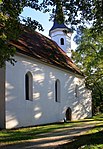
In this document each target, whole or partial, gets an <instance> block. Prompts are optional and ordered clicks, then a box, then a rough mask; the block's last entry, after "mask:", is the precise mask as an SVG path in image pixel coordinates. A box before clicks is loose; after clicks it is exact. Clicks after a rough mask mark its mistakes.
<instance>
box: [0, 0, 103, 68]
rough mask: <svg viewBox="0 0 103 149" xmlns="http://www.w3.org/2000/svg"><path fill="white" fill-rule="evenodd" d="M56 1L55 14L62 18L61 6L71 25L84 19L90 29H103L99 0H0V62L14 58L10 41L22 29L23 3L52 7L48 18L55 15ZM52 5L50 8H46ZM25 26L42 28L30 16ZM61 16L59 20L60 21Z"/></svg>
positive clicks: (83, 22) (45, 9) (10, 60)
mask: <svg viewBox="0 0 103 149" xmlns="http://www.w3.org/2000/svg"><path fill="white" fill-rule="evenodd" d="M56 5H58V12H60V13H58V17H57V19H58V20H59V19H60V18H61V12H62V11H61V6H62V7H63V8H64V13H65V15H66V20H65V22H66V23H68V24H69V25H71V26H79V25H80V26H81V25H83V26H84V24H85V23H87V22H91V23H92V25H93V28H92V32H94V31H95V32H97V33H101V30H102V31H103V10H102V0H84V1H83V0H40V1H39V0H6V1H5V0H0V22H1V24H0V66H3V65H4V64H5V61H9V62H11V63H13V62H14V59H13V56H14V53H15V49H14V48H13V47H11V46H10V45H9V41H10V40H11V39H12V40H13V39H14V40H17V39H18V35H19V34H20V32H21V27H20V21H21V20H20V18H19V15H20V13H21V12H22V11H23V8H24V7H25V6H27V7H31V8H33V9H34V10H38V11H42V12H47V11H51V14H52V15H51V17H50V19H52V18H54V15H55V9H54V6H56ZM49 6H52V8H49ZM22 21H23V22H24V23H25V25H26V26H28V27H31V28H32V29H34V30H35V29H36V28H38V29H39V30H43V28H42V25H40V23H39V22H37V21H36V20H31V18H27V19H23V20H22ZM62 21H63V19H62V20H61V21H60V23H62Z"/></svg>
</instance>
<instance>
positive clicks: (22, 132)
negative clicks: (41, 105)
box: [0, 114, 103, 149]
mask: <svg viewBox="0 0 103 149" xmlns="http://www.w3.org/2000/svg"><path fill="white" fill-rule="evenodd" d="M94 120H95V121H99V123H98V124H97V125H96V126H95V128H93V129H92V130H90V131H88V132H87V133H86V134H85V135H82V136H78V137H76V138H75V140H74V141H72V142H70V143H69V144H66V145H64V146H61V148H62V149H78V148H80V149H82V148H83V149H103V114H102V115H99V116H95V117H93V119H86V120H82V121H75V122H69V123H58V124H50V125H45V126H35V127H28V128H20V129H14V130H1V131H0V144H2V145H7V144H14V143H20V142H25V140H30V139H35V138H38V137H40V136H38V134H44V133H48V132H53V131H55V130H58V129H61V128H69V127H70V128H71V127H74V126H82V125H84V123H90V122H92V121H94ZM41 137H42V136H41Z"/></svg>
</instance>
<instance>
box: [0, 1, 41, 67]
mask: <svg viewBox="0 0 103 149" xmlns="http://www.w3.org/2000/svg"><path fill="white" fill-rule="evenodd" d="M25 6H31V7H33V8H34V9H35V10H39V11H40V10H41V9H42V6H40V5H39V4H38V1H37V0H34V1H33V3H32V1H28V0H22V1H21V0H7V1H5V0H2V1H0V67H2V66H4V65H5V62H6V61H9V62H10V63H12V64H14V62H15V60H14V58H13V57H14V54H15V51H16V49H15V48H14V47H12V46H11V45H10V44H9V42H10V40H17V39H18V37H19V35H20V33H21V32H22V25H21V23H20V22H21V20H20V17H19V15H20V13H21V12H22V11H23V8H24V7H25ZM22 22H24V23H25V26H27V27H30V28H31V29H33V30H35V29H36V28H38V29H39V30H43V27H42V25H41V24H40V23H39V22H37V21H36V20H31V18H27V19H23V20H22Z"/></svg>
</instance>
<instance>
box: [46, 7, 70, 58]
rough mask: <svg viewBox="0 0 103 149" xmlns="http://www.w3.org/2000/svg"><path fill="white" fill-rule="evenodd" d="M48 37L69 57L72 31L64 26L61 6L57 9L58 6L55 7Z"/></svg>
mask: <svg viewBox="0 0 103 149" xmlns="http://www.w3.org/2000/svg"><path fill="white" fill-rule="evenodd" d="M60 7H61V8H60ZM49 35H50V37H51V39H52V40H54V41H55V42H56V43H57V44H58V45H59V46H60V47H61V49H62V50H63V51H64V52H65V53H66V54H67V55H68V56H69V57H71V36H72V31H71V29H70V28H68V27H67V26H66V25H65V24H64V14H63V10H62V5H59V9H58V6H57V7H56V14H55V18H54V24H53V26H52V28H51V29H50V30H49Z"/></svg>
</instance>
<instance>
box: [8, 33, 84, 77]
mask: <svg viewBox="0 0 103 149" xmlns="http://www.w3.org/2000/svg"><path fill="white" fill-rule="evenodd" d="M11 44H12V45H13V46H15V47H16V48H17V52H19V53H22V54H24V55H28V56H30V57H33V58H36V59H39V60H41V61H43V62H46V63H48V64H51V65H54V66H57V67H59V68H63V69H66V70H67V71H68V70H69V71H72V72H74V73H76V74H79V75H83V74H82V72H81V71H80V70H79V68H78V67H77V66H76V65H75V64H74V63H73V62H72V61H71V59H70V58H69V57H68V56H67V55H66V53H65V52H64V51H63V50H62V49H61V48H60V47H59V46H58V45H57V44H56V42H54V41H52V40H51V39H49V38H47V37H45V36H43V35H42V34H40V33H38V32H36V31H29V30H24V32H23V33H22V35H21V36H20V38H19V40H18V41H12V42H11Z"/></svg>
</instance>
